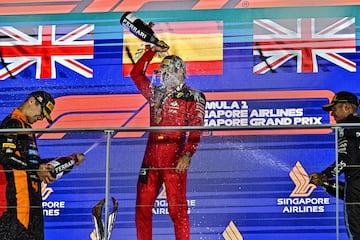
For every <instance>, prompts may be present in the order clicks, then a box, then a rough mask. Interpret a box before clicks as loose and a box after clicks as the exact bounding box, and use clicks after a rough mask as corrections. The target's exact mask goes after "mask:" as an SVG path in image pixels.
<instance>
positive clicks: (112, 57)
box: [0, 6, 360, 240]
mask: <svg viewBox="0 0 360 240" xmlns="http://www.w3.org/2000/svg"><path fill="white" fill-rule="evenodd" d="M359 13H360V8H359V7H358V6H349V7H335V8H333V7H314V8H303V10H302V11H299V9H297V8H286V9H282V8H277V9H267V10H264V9H235V10H234V9H223V10H208V11H175V10H173V11H149V12H142V13H141V15H142V16H144V17H146V20H148V21H154V22H170V21H207V20H209V21H210V20H211V21H214V20H216V21H222V22H223V29H222V30H223V60H222V61H223V73H222V74H216V75H193V76H189V79H188V83H189V85H190V86H192V87H194V88H197V89H200V90H202V91H204V92H205V93H208V96H209V97H208V104H207V119H206V120H207V123H206V124H207V126H216V127H218V126H220V127H221V126H239V127H244V126H274V127H275V126H284V125H285V126H286V125H308V124H327V123H329V122H330V116H329V114H328V113H325V112H323V111H322V110H321V106H322V105H323V104H325V103H327V102H328V100H329V98H330V97H331V93H332V92H336V91H339V90H351V91H353V92H355V93H356V94H359V93H360V87H359V86H360V85H359V84H358V81H359V76H358V74H357V72H356V71H357V70H358V69H359V66H358V65H359V58H358V53H357V51H358V39H359V36H358V26H357V25H356V24H355V26H354V27H353V28H350V30H349V31H350V33H352V34H353V39H350V40H351V41H352V40H353V41H354V46H353V48H355V52H351V53H345V54H341V53H339V54H340V56H341V57H342V58H341V59H342V60H343V61H346V62H347V63H349V64H350V65H351V64H352V65H355V70H356V71H349V70H347V69H345V68H344V67H342V65H341V64H339V63H338V62H335V63H334V62H331V61H329V60H326V59H325V60H324V58H322V57H321V56H317V58H318V60H319V61H318V68H320V70H321V71H318V72H315V71H312V72H297V71H296V70H294V69H297V65H298V64H299V63H298V58H299V56H298V58H296V57H293V58H292V59H290V60H289V61H288V62H286V63H284V64H283V65H282V66H279V67H278V68H276V66H273V67H274V69H275V70H276V72H272V71H267V72H266V73H262V74H258V73H254V67H255V66H256V65H257V64H261V61H260V60H261V59H260V58H259V50H258V49H256V48H254V20H257V19H273V16H276V19H296V18H299V19H310V18H314V17H317V18H324V19H325V18H326V19H330V20H329V23H330V24H331V23H334V22H336V21H338V19H341V18H346V17H351V18H356V16H358V15H359ZM120 16H121V13H106V14H105V13H104V14H85V13H82V14H68V15H32V16H28V17H27V18H26V19H24V18H23V16H7V17H4V16H2V17H0V25H1V27H13V28H6V29H7V30H11V31H13V32H14V33H20V32H18V31H21V33H23V34H26V36H27V37H24V40H22V41H34V40H33V39H38V38H39V34H40V33H39V29H40V28H39V26H42V27H43V26H51V25H56V26H58V27H59V28H60V29H61V31H60V32H59V33H56V31H55V33H56V34H55V38H56V39H60V40H61V39H65V38H66V37H65V36H68V35H67V34H68V33H71V32H72V31H74V30H76V29H79V28H81V27H82V26H84V24H89V25H93V26H94V27H93V29H91V30H89V31H85V33H84V34H85V35H81V37H80V38H78V39H79V41H85V42H86V41H89V39H90V40H91V39H92V40H93V42H92V43H91V44H92V46H93V52H92V53H90V54H87V56H83V57H79V56H78V55H76V56H73V58H72V59H61V58H58V61H55V62H54V65H51V64H50V65H49V66H51V67H52V68H53V70H54V71H55V72H56V77H51V76H52V75H50V77H49V75H45V76H47V77H41V76H42V75H41V71H45V72H46V71H49V70H46V68H45V69H44V68H41V67H40V66H41V64H40V62H33V63H32V64H30V63H28V64H29V66H28V67H26V68H23V69H22V70H21V71H16V70H15V69H16V66H15V65H16V64H19V62H16V61H15V59H13V58H14V56H10V53H12V51H15V50H13V49H17V48H12V49H10V50H11V51H10V50H9V48H6V47H7V44H6V43H8V42H13V41H14V38H12V37H11V36H9V34H8V33H5V32H4V30H2V31H0V50H1V52H2V53H3V57H4V60H5V64H6V65H7V67H8V68H9V69H10V70H11V69H13V70H14V73H13V74H14V76H15V77H16V78H15V79H11V78H10V76H8V77H4V79H2V80H1V81H0V84H1V89H2V90H3V91H2V92H1V93H0V96H1V99H0V107H1V112H0V115H1V117H4V116H5V115H6V114H8V113H10V111H11V110H12V109H13V108H14V107H16V106H18V105H19V104H21V102H22V101H23V100H24V98H25V97H26V95H27V94H28V93H30V92H31V91H33V90H35V89H44V90H48V91H49V92H51V93H52V94H53V95H54V96H55V97H56V98H60V97H64V96H69V97H72V96H89V95H92V96H97V95H98V96H104V95H108V97H109V98H111V96H112V95H114V94H120V95H124V96H128V95H130V94H138V91H137V89H136V87H135V86H134V84H133V83H132V81H131V79H130V78H129V77H124V76H122V68H123V62H124V59H122V56H123V54H122V52H123V29H122V27H121V26H120V25H119V21H118V20H119V18H120ZM354 16H355V17H354ZM274 21H275V20H274ZM355 23H356V21H355ZM282 24H285V25H286V23H283V22H282ZM322 24H324V23H322ZM289 28H290V27H289ZM45 29H47V28H45ZM64 29H67V32H64V31H65V30H64ZM30 30H31V31H30ZM79 31H80V30H79ZM351 31H352V32H351ZM14 33H12V34H14ZM347 33H348V32H347ZM257 35H259V34H257ZM350 38H352V37H351V36H350ZM26 39H27V40H26ZM60 40H59V41H60ZM64 41H65V40H64ZM68 41H70V39H68ZM76 41H77V40H73V42H76ZM205 42H206V40H205ZM17 44H19V43H18V42H17ZM72 44H74V46H75V47H76V48H78V47H80V48H81V44H79V43H77V42H76V43H72ZM13 45H16V44H15V43H14V42H13ZM25 45H26V44H25ZM32 51H33V50H32ZM179 54H181V53H179ZM264 54H267V53H266V52H264ZM88 55H91V56H88ZM44 56H45V53H44ZM271 57H272V56H270V55H265V58H267V59H268V58H271ZM268 60H269V62H270V60H271V59H268ZM33 61H34V60H33ZM349 61H350V62H349ZM25 62H26V61H25V60H24V62H23V63H24V64H25ZM270 63H271V62H270ZM0 69H1V72H0V73H1V74H0V76H1V75H4V74H5V76H6V72H4V71H5V68H4V67H1V68H0ZM79 69H81V71H80V70H79ZM351 69H352V70H354V69H353V68H351ZM37 72H38V74H40V75H39V77H37ZM85 73H87V74H85ZM43 74H45V73H43ZM46 74H49V72H46ZM264 91H266V93H264ZM289 91H291V93H293V94H294V95H290V96H289V95H286V97H284V95H283V93H284V92H289ZM306 91H319V92H315V93H314V94H313V95H312V96H305V95H304V96H301V94H303V92H306ZM321 91H328V93H327V94H322V92H321ZM244 92H246V93H248V95H247V97H243V96H242V95H241V94H240V93H244ZM259 92H261V93H262V94H261V95H258V94H259ZM271 92H272V93H275V95H278V97H276V96H272V97H270V96H269V95H267V94H270V93H271ZM214 93H217V94H218V95H216V96H213V95H212V94H214ZM238 93H239V94H238ZM296 93H298V94H296ZM228 95H229V96H230V95H231V96H230V97H222V96H228ZM233 95H236V96H238V97H236V98H235V97H233ZM249 96H251V97H249ZM266 96H268V97H266ZM86 104H87V102H81V103H79V102H74V103H73V105H86ZM129 104H130V103H129ZM68 107H70V106H68ZM89 107H91V106H89ZM141 107H142V108H143V107H146V104H145V105H144V106H141ZM142 108H141V109H142ZM141 109H140V108H139V109H137V111H140V110H141ZM65 110H66V109H65ZM65 110H63V109H62V110H61V111H64V113H63V114H59V116H60V117H59V118H61V117H63V116H65V115H66V114H67V115H71V114H73V113H67V112H65ZM59 111H60V110H59ZM89 112H91V111H90V110H89V111H88V112H87V113H89ZM109 112H110V113H112V111H111V109H110V110H109V109H108V108H107V109H104V110H103V111H97V112H96V113H97V114H99V115H101V114H102V116H103V115H104V113H109ZM125 112H126V111H125ZM129 112H130V111H129ZM65 113H66V114H65ZM133 117H134V116H133V115H130V116H128V118H129V120H128V121H131V119H132V118H133ZM92 120H93V119H92V118H90V119H88V121H89V122H91V121H92ZM101 120H103V121H105V117H104V119H101ZM143 123H144V125H145V123H146V121H143ZM54 124H56V122H55V123H54ZM53 126H54V125H50V126H47V127H53ZM69 126H71V127H81V126H79V125H78V124H77V123H76V122H73V123H72V124H70V125H69ZM120 126H126V124H124V125H121V124H119V127H120ZM103 127H107V125H105V126H103ZM146 136H147V134H145V135H141V136H140V137H135V138H120V137H114V138H113V139H112V141H111V156H110V158H111V189H110V192H111V196H114V197H115V198H117V199H118V200H119V204H120V206H119V212H118V217H117V221H116V224H115V227H114V230H113V233H112V239H136V234H135V222H134V209H135V194H136V181H137V176H138V171H139V168H140V165H141V160H142V157H143V153H144V148H145V144H146ZM96 142H99V145H97V146H96V147H95V148H94V149H93V150H91V151H89V153H88V154H87V160H86V161H85V163H84V164H83V166H81V167H79V168H75V169H74V171H73V172H72V173H70V174H68V175H66V176H64V177H63V178H62V179H61V180H59V181H57V182H55V183H54V184H51V185H47V186H44V187H43V196H44V205H43V207H44V215H45V222H46V223H45V225H46V239H58V238H59V236H63V237H64V239H66V240H72V239H91V237H90V235H91V233H92V231H93V229H94V225H93V223H92V218H91V209H92V207H93V206H94V205H95V204H96V203H97V202H98V201H99V200H101V199H103V198H104V197H105V156H106V152H105V150H106V146H105V138H104V136H103V133H101V132H95V133H94V132H85V133H74V134H67V135H65V136H64V137H62V138H60V139H59V138H50V139H40V140H39V144H40V151H41V155H42V156H43V157H49V156H55V155H58V154H63V153H65V154H67V153H72V152H77V151H83V152H85V151H86V150H88V149H89V147H91V146H92V144H94V143H96ZM334 146H335V145H334V135H333V134H332V132H331V131H328V132H326V133H324V132H321V133H320V132H316V131H312V132H307V133H305V134H304V133H301V134H299V133H295V132H291V131H288V132H286V133H284V132H282V133H279V132H276V131H272V132H262V133H259V132H251V133H248V134H241V133H239V132H237V133H236V134H230V132H228V133H227V132H225V133H223V134H221V135H217V134H216V131H214V132H212V134H209V135H206V134H205V135H204V136H203V138H202V142H201V145H200V147H199V149H198V151H197V153H196V154H195V156H194V157H193V160H192V165H191V169H190V171H189V180H188V195H187V199H188V204H189V213H190V219H191V234H192V239H204V240H205V239H233V238H229V237H226V236H227V235H226V234H227V233H228V231H232V232H236V235H238V236H242V238H243V239H245V240H246V239H249V240H254V239H280V240H281V239H299V240H300V239H301V240H303V239H317V240H318V239H335V224H336V222H335V216H336V214H335V199H334V198H332V197H330V196H328V195H327V194H326V193H325V192H324V191H323V190H322V189H320V188H317V189H313V188H311V186H309V185H306V183H301V182H295V181H294V180H293V178H292V177H291V173H293V174H294V172H296V171H294V168H296V169H302V170H303V172H302V174H303V175H307V174H308V173H310V172H312V171H319V170H322V169H324V168H325V167H326V166H327V165H328V164H330V163H331V162H332V161H333V159H334V158H335V155H334ZM296 184H303V185H304V186H305V187H306V189H307V190H308V191H305V192H296V191H295V192H294V189H295V187H296ZM340 209H342V208H341V207H340ZM153 212H154V218H153V219H154V222H153V228H154V239H159V240H161V239H164V240H165V239H166V240H169V239H174V236H173V228H172V223H171V220H170V218H169V216H168V212H167V205H166V201H165V200H164V196H163V195H162V194H161V193H160V195H159V198H158V199H157V201H156V204H155V206H154V211H153ZM339 216H340V234H341V236H340V239H344V238H346V233H345V228H344V225H343V215H342V210H341V211H340V215H339Z"/></svg>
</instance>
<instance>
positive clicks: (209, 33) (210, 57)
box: [123, 21, 223, 76]
mask: <svg viewBox="0 0 360 240" xmlns="http://www.w3.org/2000/svg"><path fill="white" fill-rule="evenodd" d="M153 30H154V32H155V34H156V36H157V38H158V39H160V40H163V41H165V42H166V43H167V44H168V45H169V46H170V49H169V51H168V52H167V53H166V54H169V55H171V54H175V55H178V56H179V57H181V58H182V59H183V60H184V61H185V63H186V68H187V75H188V76H189V75H209V74H222V73H223V22H222V21H196V22H166V23H155V26H153ZM123 39H124V49H123V76H130V71H131V69H132V63H131V60H130V58H129V57H128V55H127V53H126V51H125V47H128V48H129V49H130V53H131V55H132V56H133V58H134V60H135V62H136V61H137V59H139V58H140V57H141V55H142V54H143V53H144V51H145V48H146V44H147V43H144V42H141V41H140V40H139V39H137V38H136V37H135V36H134V35H132V34H131V33H130V32H129V31H128V30H127V29H124V38H123ZM166 54H165V53H164V54H161V55H160V56H157V57H155V58H154V59H153V60H152V62H151V64H150V65H149V67H148V72H147V73H148V74H150V75H151V73H152V72H153V70H154V69H157V68H158V67H159V63H160V62H161V60H162V58H163V57H165V56H166Z"/></svg>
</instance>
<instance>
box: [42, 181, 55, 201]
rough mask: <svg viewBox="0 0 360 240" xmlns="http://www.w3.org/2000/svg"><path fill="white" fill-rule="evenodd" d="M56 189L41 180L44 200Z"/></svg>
mask: <svg viewBox="0 0 360 240" xmlns="http://www.w3.org/2000/svg"><path fill="white" fill-rule="evenodd" d="M53 192H54V190H53V189H52V188H51V187H47V184H46V183H44V182H41V194H42V200H46V199H47V198H48V197H49V196H50V194H51V193H53Z"/></svg>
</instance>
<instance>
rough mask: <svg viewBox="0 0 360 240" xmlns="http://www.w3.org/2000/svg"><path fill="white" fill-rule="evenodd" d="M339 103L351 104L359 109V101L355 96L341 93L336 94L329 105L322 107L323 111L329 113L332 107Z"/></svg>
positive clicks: (344, 92) (349, 93)
mask: <svg viewBox="0 0 360 240" xmlns="http://www.w3.org/2000/svg"><path fill="white" fill-rule="evenodd" d="M337 103H351V104H354V105H355V106H356V107H359V99H358V98H357V96H356V95H355V94H353V93H351V92H346V91H341V92H338V93H336V94H335V96H334V97H333V99H332V100H331V102H330V103H329V104H325V105H324V106H322V109H323V110H324V111H327V112H329V111H330V110H331V108H332V106H334V105H335V104H337Z"/></svg>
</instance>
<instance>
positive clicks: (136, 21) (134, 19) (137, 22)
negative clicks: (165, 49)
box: [120, 12, 159, 45]
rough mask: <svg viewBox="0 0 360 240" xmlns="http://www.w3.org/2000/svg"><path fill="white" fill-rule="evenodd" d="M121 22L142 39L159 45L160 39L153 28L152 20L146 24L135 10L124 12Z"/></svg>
mask: <svg viewBox="0 0 360 240" xmlns="http://www.w3.org/2000/svg"><path fill="white" fill-rule="evenodd" d="M120 23H121V24H122V25H123V26H124V27H126V28H127V29H129V31H130V32H131V33H132V34H134V35H135V36H136V37H137V38H139V39H140V40H142V41H144V42H148V43H153V44H155V45H158V43H159V39H158V38H157V37H156V36H155V33H154V31H153V30H152V29H151V27H152V26H153V23H151V22H150V23H149V24H146V23H145V22H144V21H143V20H142V19H141V18H139V17H138V16H136V15H135V14H134V13H133V12H126V13H124V14H123V15H122V17H121V18H120Z"/></svg>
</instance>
